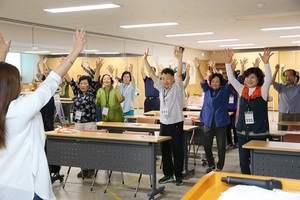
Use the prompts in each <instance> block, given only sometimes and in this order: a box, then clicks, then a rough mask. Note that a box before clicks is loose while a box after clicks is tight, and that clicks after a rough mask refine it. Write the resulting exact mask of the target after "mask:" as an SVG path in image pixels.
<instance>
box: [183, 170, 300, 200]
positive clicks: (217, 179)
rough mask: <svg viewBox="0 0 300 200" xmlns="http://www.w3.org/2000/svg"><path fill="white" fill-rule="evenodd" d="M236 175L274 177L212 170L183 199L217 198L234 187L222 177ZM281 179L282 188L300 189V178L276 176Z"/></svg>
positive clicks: (254, 177)
mask: <svg viewBox="0 0 300 200" xmlns="http://www.w3.org/2000/svg"><path fill="white" fill-rule="evenodd" d="M227 176H234V177H239V178H251V179H260V180H269V179H272V178H273V177H267V176H255V175H245V174H235V173H226V172H211V173H209V174H206V175H204V176H203V177H202V178H201V179H200V180H199V181H198V182H197V183H196V184H195V185H194V186H193V187H192V188H191V189H190V190H189V191H188V193H186V194H185V195H184V197H183V198H182V199H181V200H207V199H209V200H217V199H218V198H219V197H220V195H221V193H222V192H225V191H226V190H227V189H229V188H230V187H232V186H233V185H232V184H227V183H224V182H222V181H221V178H222V177H227ZM275 179H276V180H279V181H281V183H282V189H283V190H287V191H300V188H299V185H300V181H299V180H293V179H286V178H275Z"/></svg>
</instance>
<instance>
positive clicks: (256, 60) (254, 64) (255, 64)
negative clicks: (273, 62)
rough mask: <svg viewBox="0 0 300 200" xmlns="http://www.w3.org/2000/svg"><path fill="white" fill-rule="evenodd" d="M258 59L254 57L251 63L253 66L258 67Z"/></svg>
mask: <svg viewBox="0 0 300 200" xmlns="http://www.w3.org/2000/svg"><path fill="white" fill-rule="evenodd" d="M260 61H261V60H260V59H259V58H256V59H255V62H253V63H252V64H253V67H259V63H260Z"/></svg>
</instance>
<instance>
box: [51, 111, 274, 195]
mask: <svg viewBox="0 0 300 200" xmlns="http://www.w3.org/2000/svg"><path fill="white" fill-rule="evenodd" d="M137 113H138V112H137ZM277 116H278V115H277V112H275V113H272V112H270V113H269V119H270V129H271V131H273V130H276V129H277V125H276V124H277ZM273 118H274V120H273ZM199 151H200V153H201V152H202V153H203V148H202V147H200V150H199ZM200 153H198V154H197V159H196V166H195V174H193V175H190V176H189V177H188V178H187V179H185V180H184V184H183V185H182V186H175V184H174V183H168V184H165V187H166V188H165V191H164V193H163V194H162V195H157V196H156V197H155V199H157V200H159V199H164V200H171V199H172V200H174V199H181V198H182V197H183V196H184V194H185V193H186V192H188V191H189V189H190V188H191V187H192V186H193V185H194V184H195V183H196V182H197V181H198V180H199V179H200V178H201V177H202V176H203V175H204V174H205V170H206V168H207V166H202V160H201V158H200ZM160 162H161V160H160V157H159V158H158V160H157V179H159V178H161V177H162V176H163V175H162V171H161V169H159V166H160ZM189 163H190V164H189V166H190V167H193V165H194V164H193V159H190V160H189ZM67 169H68V168H67V167H62V169H61V171H60V172H61V173H62V174H66V173H67ZM79 171H80V169H79V168H72V169H71V172H70V176H69V178H68V182H67V184H66V187H65V188H64V189H63V188H62V183H59V181H56V182H55V183H53V191H54V193H55V195H56V198H57V199H59V200H68V199H70V200H71V199H72V200H81V199H88V200H98V199H99V200H120V199H128V200H129V199H136V200H144V199H148V197H147V193H148V192H150V191H151V189H150V181H149V176H148V175H143V177H142V180H141V185H140V189H139V190H138V193H137V197H135V198H134V197H133V195H134V191H135V187H136V184H137V180H138V175H137V174H129V173H124V181H125V184H124V185H122V183H121V173H120V172H113V174H112V177H111V183H110V185H109V189H108V191H107V193H104V188H105V183H106V179H107V172H106V171H103V170H101V171H99V172H98V176H97V181H96V184H95V186H94V190H93V191H91V190H90V188H91V183H92V179H85V180H82V179H81V178H77V173H78V172H79ZM223 171H226V172H233V173H239V172H240V170H239V163H238V151H237V149H230V150H228V151H227V153H226V160H225V166H224V169H223ZM157 186H158V187H159V186H160V184H157Z"/></svg>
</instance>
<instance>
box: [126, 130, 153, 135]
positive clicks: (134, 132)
mask: <svg viewBox="0 0 300 200" xmlns="http://www.w3.org/2000/svg"><path fill="white" fill-rule="evenodd" d="M123 134H130V135H150V134H151V133H150V132H138V131H124V132H123Z"/></svg>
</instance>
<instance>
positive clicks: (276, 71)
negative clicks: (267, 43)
mask: <svg viewBox="0 0 300 200" xmlns="http://www.w3.org/2000/svg"><path fill="white" fill-rule="evenodd" d="M278 72H279V64H277V65H276V66H275V72H274V74H273V76H272V85H274V84H275V83H276V76H277V73H278Z"/></svg>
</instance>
